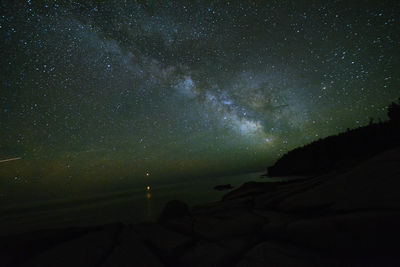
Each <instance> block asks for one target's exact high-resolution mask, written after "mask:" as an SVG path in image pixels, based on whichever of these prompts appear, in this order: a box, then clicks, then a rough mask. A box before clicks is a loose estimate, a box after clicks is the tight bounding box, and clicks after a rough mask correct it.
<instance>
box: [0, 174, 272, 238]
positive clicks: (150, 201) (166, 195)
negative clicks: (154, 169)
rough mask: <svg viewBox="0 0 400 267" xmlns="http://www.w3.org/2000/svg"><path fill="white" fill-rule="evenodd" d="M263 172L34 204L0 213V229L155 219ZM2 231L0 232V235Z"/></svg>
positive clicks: (213, 196) (217, 196)
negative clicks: (177, 204)
mask: <svg viewBox="0 0 400 267" xmlns="http://www.w3.org/2000/svg"><path fill="white" fill-rule="evenodd" d="M261 174H262V173H250V174H242V175H235V176H226V177H219V178H207V179H199V180H194V181H190V182H185V183H179V184H172V185H168V186H151V190H150V186H149V187H146V188H144V189H142V190H140V189H139V190H137V189H135V190H132V192H131V193H129V192H128V193H126V192H124V193H123V194H122V193H114V196H113V195H111V196H110V197H103V198H99V199H91V200H90V201H80V202H78V203H69V202H62V203H60V207H59V208H57V205H55V207H53V208H52V209H41V206H40V205H39V206H36V207H34V208H33V209H32V208H30V209H28V211H27V210H26V209H25V211H24V212H17V211H16V212H8V213H4V212H0V229H7V232H8V233H11V232H20V231H28V230H30V229H40V228H55V227H67V226H68V227H69V226H86V225H96V224H104V223H111V222H123V223H138V222H142V221H149V220H155V219H156V218H157V216H158V214H160V212H161V210H162V209H163V207H164V206H165V204H166V203H167V202H168V201H170V200H174V199H179V200H182V201H184V202H185V203H187V204H188V205H189V206H193V205H199V204H203V203H207V202H213V201H218V200H220V199H221V198H222V196H223V195H225V194H226V193H228V192H229V191H230V190H227V191H217V190H215V189H214V186H216V185H220V184H228V183H230V184H231V185H232V186H234V188H237V187H239V186H240V185H241V184H243V183H244V182H248V181H259V182H261V181H265V182H267V181H271V180H269V179H268V178H260V175H261ZM2 234H4V233H2V232H0V235H2Z"/></svg>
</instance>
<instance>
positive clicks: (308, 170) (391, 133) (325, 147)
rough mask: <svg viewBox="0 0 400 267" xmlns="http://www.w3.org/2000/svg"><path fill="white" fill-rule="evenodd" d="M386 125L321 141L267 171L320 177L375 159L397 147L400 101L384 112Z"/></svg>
mask: <svg viewBox="0 0 400 267" xmlns="http://www.w3.org/2000/svg"><path fill="white" fill-rule="evenodd" d="M387 115H388V117H389V119H390V120H389V121H385V122H378V123H373V120H372V119H370V123H369V125H367V126H363V127H360V128H357V129H353V130H350V129H347V132H344V133H340V134H338V135H335V136H329V137H326V138H324V139H320V140H318V141H315V142H313V143H311V144H308V145H305V146H303V147H299V148H296V149H294V150H292V151H289V152H288V153H286V154H285V155H284V156H283V157H281V158H280V159H279V160H278V161H277V162H276V163H275V164H274V165H273V166H271V167H269V168H268V175H270V176H286V175H302V174H321V173H326V172H329V171H334V170H340V169H343V168H346V167H351V166H354V165H356V164H358V163H360V162H361V161H363V160H365V159H368V158H370V157H373V156H374V155H376V154H378V153H380V152H382V151H384V150H387V149H391V148H394V147H396V146H400V98H399V103H394V102H393V103H392V104H390V105H389V107H388V110H387Z"/></svg>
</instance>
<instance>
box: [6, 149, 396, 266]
mask: <svg viewBox="0 0 400 267" xmlns="http://www.w3.org/2000/svg"><path fill="white" fill-rule="evenodd" d="M399 190H400V149H399V148H397V149H394V150H389V151H385V152H383V153H381V154H379V155H377V156H375V157H374V158H372V159H370V160H368V161H365V162H363V163H361V164H359V165H357V166H355V167H352V168H351V169H347V170H341V171H340V172H336V173H330V174H324V175H320V176H315V177H311V178H308V179H302V180H294V181H291V182H279V183H255V182H251V183H247V184H244V185H243V186H241V187H239V188H238V189H235V190H233V191H231V192H229V193H228V194H226V195H225V196H224V198H223V199H222V200H221V201H218V202H215V203H208V204H205V205H202V206H197V207H194V208H192V209H189V208H188V207H187V206H186V205H185V204H184V203H182V202H180V201H175V202H173V203H169V204H167V207H166V209H165V210H164V212H163V214H162V215H161V217H160V220H158V221H157V222H151V223H150V222H149V223H141V224H135V225H123V224H120V223H116V224H109V225H102V226H97V227H86V228H68V229H59V230H43V231H37V232H33V233H27V234H20V235H12V236H6V237H2V242H1V249H0V257H1V259H2V264H3V265H4V266H343V265H346V266H400V256H399V254H398V241H399V240H400V230H399V225H400V194H399Z"/></svg>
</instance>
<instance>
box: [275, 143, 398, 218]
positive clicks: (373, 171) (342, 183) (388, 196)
mask: <svg viewBox="0 0 400 267" xmlns="http://www.w3.org/2000/svg"><path fill="white" fill-rule="evenodd" d="M399 188H400V153H399V151H398V150H391V151H386V152H384V153H382V154H380V155H378V156H377V157H375V158H373V159H371V160H368V161H366V162H364V163H362V164H360V165H358V166H357V167H355V168H353V169H351V170H349V171H347V172H346V173H343V174H339V175H336V176H333V177H329V179H327V180H326V181H325V182H323V183H321V184H319V185H316V186H314V187H312V188H310V189H309V190H306V191H304V192H301V193H298V194H295V195H293V196H289V197H288V198H286V199H285V200H283V201H282V202H281V203H280V204H279V205H278V209H280V210H283V211H299V210H300V211H301V210H306V209H309V208H312V207H315V206H326V205H329V206H330V209H331V210H340V211H342V210H360V209H363V210H365V209H382V208H400V194H399V193H398V192H399Z"/></svg>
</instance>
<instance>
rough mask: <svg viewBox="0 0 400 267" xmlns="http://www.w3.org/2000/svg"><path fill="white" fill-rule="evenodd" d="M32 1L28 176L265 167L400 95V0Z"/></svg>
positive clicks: (24, 108)
mask: <svg viewBox="0 0 400 267" xmlns="http://www.w3.org/2000/svg"><path fill="white" fill-rule="evenodd" d="M16 2H18V3H13V1H4V2H3V3H2V4H1V18H0V35H1V40H2V41H1V44H0V48H1V49H0V53H1V69H0V77H1V81H0V82H1V96H0V128H1V132H0V138H1V139H0V145H1V147H0V156H1V158H0V159H7V158H12V157H21V158H22V160H18V161H15V163H13V164H17V163H18V164H20V165H18V166H13V167H10V168H7V169H3V170H1V174H0V175H1V176H2V177H5V178H6V179H10V180H12V181H13V182H15V181H20V182H21V183H27V184H29V183H39V182H38V181H41V180H43V181H45V182H43V184H45V183H46V182H48V181H50V180H51V181H54V180H56V181H60V183H61V184H64V183H65V184H73V183H74V182H77V181H86V182H89V181H94V180H95V181H122V180H124V181H125V180H130V181H139V180H142V179H144V178H145V176H146V173H147V172H149V173H151V176H150V177H151V178H149V177H147V178H146V179H154V180H157V179H158V180H164V181H169V179H171V178H170V177H178V176H180V177H194V176H201V175H215V174H223V173H228V172H237V171H249V170H261V169H265V168H266V166H268V165H269V164H271V163H273V161H274V160H275V159H277V158H278V157H279V156H280V155H282V154H283V153H284V152H286V151H287V150H288V149H291V148H294V147H296V146H299V145H303V144H306V143H308V142H311V141H313V140H316V139H319V138H321V137H325V136H327V135H331V134H336V133H339V132H342V131H345V130H346V128H354V127H358V126H360V125H365V124H367V123H368V121H369V118H370V117H372V118H374V119H375V120H378V119H379V118H380V119H382V120H385V119H387V117H386V106H387V105H388V104H389V103H390V102H391V101H394V100H395V99H397V97H399V96H400V90H399V88H400V87H399V84H400V78H399V75H398V73H399V70H400V68H399V62H400V53H399V52H400V26H399V25H400V15H399V14H400V4H399V3H397V1H361V2H358V3H357V4H355V3H349V1H319V3H317V2H314V3H313V4H311V3H308V2H307V1H291V2H290V3H289V2H288V1H265V2H263V1H231V2H229V1H213V2H210V1H190V2H189V1H188V2H187V3H186V4H184V3H183V2H180V1H168V2H164V1H147V2H146V1H139V2H134V1H127V2H125V1H69V2H68V3H65V1H49V2H45V1H27V2H22V1H16ZM88 2H92V3H88ZM2 166H4V164H3V165H2ZM168 177H169V178H168ZM33 181H34V182H33ZM86 182H85V183H86ZM99 183H100V182H99Z"/></svg>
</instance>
